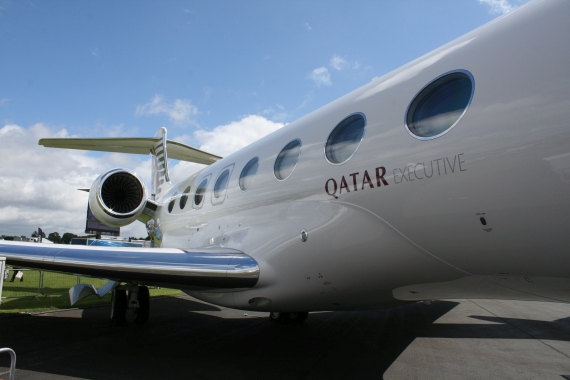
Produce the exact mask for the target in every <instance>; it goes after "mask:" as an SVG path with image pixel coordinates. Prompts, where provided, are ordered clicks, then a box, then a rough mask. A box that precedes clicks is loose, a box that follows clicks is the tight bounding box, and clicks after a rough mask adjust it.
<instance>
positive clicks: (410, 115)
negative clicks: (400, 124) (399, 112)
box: [406, 70, 475, 140]
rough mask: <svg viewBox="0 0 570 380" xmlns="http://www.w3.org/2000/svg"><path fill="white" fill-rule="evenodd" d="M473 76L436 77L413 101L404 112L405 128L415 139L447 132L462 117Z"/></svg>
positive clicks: (457, 73)
mask: <svg viewBox="0 0 570 380" xmlns="http://www.w3.org/2000/svg"><path fill="white" fill-rule="evenodd" d="M474 89H475V85H474V81H473V76H472V75H471V73H470V72H468V71H465V70H457V71H453V72H450V73H447V74H444V75H442V76H440V77H439V78H436V79H435V80H434V81H432V82H431V83H429V84H428V85H427V86H426V87H424V88H423V89H422V90H421V91H420V92H419V93H418V95H416V97H415V98H414V100H413V101H412V103H410V106H409V107H408V111H407V112H406V129H407V131H408V133H409V134H410V135H412V136H413V137H415V138H417V139H419V140H431V139H435V138H437V137H439V136H442V135H444V134H446V133H447V132H449V131H450V130H451V129H452V128H453V127H454V126H455V125H456V124H457V123H458V122H459V120H460V119H461V118H462V117H463V115H464V114H465V111H467V108H468V107H469V103H470V102H471V99H472V98H473V92H474Z"/></svg>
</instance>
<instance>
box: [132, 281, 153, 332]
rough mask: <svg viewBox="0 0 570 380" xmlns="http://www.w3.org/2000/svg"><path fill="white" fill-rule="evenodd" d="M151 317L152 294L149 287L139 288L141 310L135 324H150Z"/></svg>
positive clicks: (138, 311) (139, 309)
mask: <svg viewBox="0 0 570 380" xmlns="http://www.w3.org/2000/svg"><path fill="white" fill-rule="evenodd" d="M149 315H150V292H149V291H148V287H146V286H139V308H138V309H137V315H136V317H135V323H138V324H144V323H147V322H148V318H149Z"/></svg>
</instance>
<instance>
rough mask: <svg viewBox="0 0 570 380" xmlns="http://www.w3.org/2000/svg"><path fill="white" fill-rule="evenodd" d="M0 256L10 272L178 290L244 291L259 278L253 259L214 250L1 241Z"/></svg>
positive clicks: (224, 249) (230, 250)
mask: <svg viewBox="0 0 570 380" xmlns="http://www.w3.org/2000/svg"><path fill="white" fill-rule="evenodd" d="M0 256H5V257H6V263H7V264H9V265H13V266H15V267H20V266H21V267H28V268H37V269H45V270H51V271H57V272H65V273H73V274H83V275H88V276H93V277H100V278H107V279H110V280H114V281H120V282H130V283H138V284H145V285H157V286H164V287H172V288H180V289H193V290H194V289H195V290H208V289H233V290H239V289H248V288H251V287H253V286H255V284H257V280H258V278H259V266H258V264H257V262H256V261H255V260H254V259H253V258H251V257H250V256H248V255H246V254H245V253H243V252H240V251H237V250H234V249H228V248H220V247H205V248H202V249H198V250H192V251H189V250H182V249H171V248H109V247H92V246H77V245H58V244H56V245H49V246H46V245H44V244H37V243H21V242H10V241H1V242H0Z"/></svg>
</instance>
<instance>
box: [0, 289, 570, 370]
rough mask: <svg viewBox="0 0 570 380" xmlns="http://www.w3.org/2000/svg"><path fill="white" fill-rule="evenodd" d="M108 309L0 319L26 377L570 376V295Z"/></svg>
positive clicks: (172, 302) (178, 301) (173, 301)
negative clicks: (132, 315) (334, 307)
mask: <svg viewBox="0 0 570 380" xmlns="http://www.w3.org/2000/svg"><path fill="white" fill-rule="evenodd" d="M108 315H109V307H96V308H88V309H84V310H68V311H61V312H52V313H46V314H40V315H33V316H25V317H9V318H0V347H10V348H12V349H14V350H15V351H16V353H17V371H16V379H17V380H29V379H33V380H40V379H41V380H44V379H50V380H52V379H58V380H59V379H61V380H63V379H66V380H69V379H182V378H184V379H222V378H223V379H232V380H234V379H252V378H253V379H260V378H264V379H268V378H269V379H272V380H273V379H381V378H384V379H438V380H439V379H558V380H562V379H570V305H567V304H556V303H546V302H519V301H495V300H455V301H436V302H433V303H432V304H430V305H426V304H423V303H414V304H409V305H405V306H400V307H396V308H393V309H388V310H380V311H366V312H334V313H332V312H326V313H311V314H310V315H309V318H308V320H307V321H306V322H305V323H304V324H302V325H291V324H286V325H284V324H278V323H274V322H270V321H269V320H268V317H267V313H250V312H248V313H245V312H243V311H237V310H231V309H225V308H219V307H215V306H211V305H208V304H204V303H201V302H198V301H196V300H194V299H192V298H190V297H186V296H183V297H176V298H166V299H160V300H154V301H152V303H151V319H150V321H149V323H148V324H146V325H142V326H141V325H135V324H132V323H131V324H129V325H127V326H125V327H116V326H114V325H113V324H111V323H109V322H108ZM8 365H9V360H8V356H7V355H5V356H2V357H0V367H4V368H0V373H2V372H4V371H5V370H6V368H5V367H8ZM2 378H4V379H7V375H6V374H4V375H0V379H2Z"/></svg>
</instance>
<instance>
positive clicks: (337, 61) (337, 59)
mask: <svg viewBox="0 0 570 380" xmlns="http://www.w3.org/2000/svg"><path fill="white" fill-rule="evenodd" d="M329 65H330V66H331V67H332V68H333V69H337V70H339V71H340V70H342V69H344V68H346V67H347V66H348V62H347V61H346V59H344V58H342V57H341V56H338V55H336V54H335V55H333V57H332V58H331V61H330V63H329Z"/></svg>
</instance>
